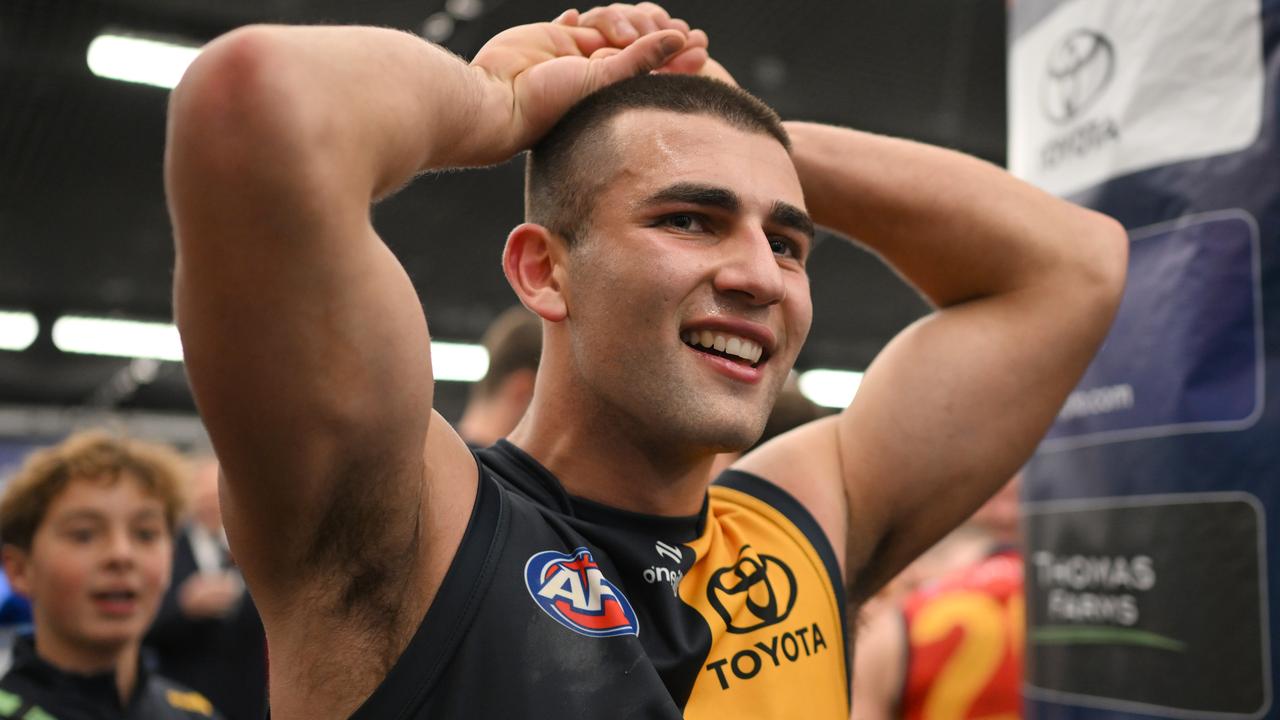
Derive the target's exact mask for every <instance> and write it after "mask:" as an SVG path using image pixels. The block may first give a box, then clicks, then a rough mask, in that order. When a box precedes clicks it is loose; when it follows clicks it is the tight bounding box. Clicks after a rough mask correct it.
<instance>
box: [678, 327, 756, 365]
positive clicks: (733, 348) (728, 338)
mask: <svg viewBox="0 0 1280 720" xmlns="http://www.w3.org/2000/svg"><path fill="white" fill-rule="evenodd" d="M684 341H685V342H686V343H688V344H690V345H693V346H695V347H704V348H707V349H708V350H716V351H718V352H722V353H724V354H726V355H732V356H734V357H740V358H742V359H743V360H746V361H747V362H749V363H756V362H759V361H760V356H761V355H764V348H763V347H761V346H760V343H758V342H756V341H754V340H748V339H746V338H741V337H738V336H736V335H727V334H725V333H716V332H712V331H710V330H689V331H687V332H685V334H684Z"/></svg>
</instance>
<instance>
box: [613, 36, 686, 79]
mask: <svg viewBox="0 0 1280 720" xmlns="http://www.w3.org/2000/svg"><path fill="white" fill-rule="evenodd" d="M683 48H684V35H683V34H681V33H680V32H679V31H678V30H662V31H660V32H656V33H653V34H651V35H645V36H644V37H642V38H640V39H639V40H637V41H636V42H634V43H632V44H631V45H630V46H628V47H627V48H625V49H624V50H622V51H621V52H619V53H618V54H617V55H614V56H612V57H609V58H605V59H604V60H603V61H602V62H601V63H600V67H601V73H600V80H601V81H602V82H601V85H607V84H609V83H614V82H617V81H619V80H623V79H626V78H629V77H632V76H634V75H640V74H642V73H647V72H649V71H651V70H656V69H658V68H660V67H662V66H663V65H665V64H667V62H668V61H670V60H671V59H672V58H673V57H675V55H676V54H677V53H679V52H680V50H681V49H683Z"/></svg>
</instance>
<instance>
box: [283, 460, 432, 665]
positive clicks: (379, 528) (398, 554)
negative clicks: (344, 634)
mask: <svg viewBox="0 0 1280 720" xmlns="http://www.w3.org/2000/svg"><path fill="white" fill-rule="evenodd" d="M422 474H423V468H422V465H421V461H420V460H419V461H418V462H417V463H416V464H414V463H406V462H380V461H367V460H366V461H362V462H353V463H352V464H351V465H350V466H349V467H346V468H343V469H342V474H341V475H340V476H339V477H341V478H343V480H342V481H340V482H338V483H337V484H336V491H335V492H334V494H333V496H332V498H331V500H330V502H329V504H328V507H326V508H325V510H324V512H323V513H322V515H321V518H320V522H319V523H318V524H317V526H316V530H315V534H314V535H313V537H312V541H311V543H310V545H309V549H308V551H307V553H306V557H305V559H304V563H305V564H306V565H305V567H306V568H307V571H308V572H307V574H309V575H310V576H311V577H312V581H311V582H310V583H309V585H310V587H309V592H308V593H307V594H309V595H311V596H312V598H313V603H312V604H310V605H309V606H310V607H312V608H314V609H315V610H316V611H319V612H321V613H323V614H325V615H326V616H327V617H328V618H331V619H334V620H340V621H342V622H344V623H350V624H351V625H353V626H355V627H356V628H359V629H364V630H367V631H368V633H369V637H372V638H385V639H386V640H387V642H388V646H389V647H388V648H387V656H388V657H393V656H394V654H398V652H399V648H398V647H394V648H392V647H390V646H393V645H394V646H398V645H399V643H398V642H397V640H396V639H397V638H398V637H400V636H401V635H402V634H403V631H404V627H402V626H403V625H404V623H405V622H406V618H405V617H404V614H405V612H406V610H407V609H409V608H414V607H415V603H413V602H412V600H413V594H412V593H410V592H408V590H409V588H410V586H411V583H412V581H413V579H414V577H416V575H417V574H418V573H419V571H420V567H419V566H420V564H421V563H420V562H419V557H418V555H419V553H421V551H422V550H421V539H422V532H423V528H422V507H421V503H422V493H423V480H422ZM414 620H416V618H414Z"/></svg>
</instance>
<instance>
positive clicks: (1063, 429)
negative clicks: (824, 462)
mask: <svg viewBox="0 0 1280 720" xmlns="http://www.w3.org/2000/svg"><path fill="white" fill-rule="evenodd" d="M1009 7H1010V14H1009V20H1010V22H1009V28H1010V35H1009V37H1010V46H1009V112H1010V114H1009V138H1010V147H1009V160H1010V167H1011V169H1012V170H1013V171H1014V172H1015V173H1017V174H1018V175H1020V176H1021V177H1023V178H1025V179H1027V180H1028V181H1029V182H1032V183H1034V184H1036V185H1039V186H1040V187H1042V188H1044V189H1046V190H1048V191H1049V192H1053V193H1056V194H1058V195H1061V196H1063V197H1067V198H1069V199H1071V200H1073V201H1075V202H1078V203H1080V204H1082V205H1086V206H1088V207H1092V208H1095V209H1097V210H1099V211H1101V212H1104V213H1106V214H1108V215H1111V216H1112V217H1114V218H1116V219H1117V220H1119V221H1120V222H1121V223H1122V224H1123V225H1124V226H1125V227H1126V228H1127V229H1128V230H1129V234H1130V241H1131V243H1130V264H1129V282H1128V286H1127V287H1126V290H1125V296H1124V300H1123V303H1122V305H1121V308H1120V311H1119V313H1118V316H1117V319H1116V322H1115V325H1114V327H1113V328H1112V331H1111V333H1110V334H1109V336H1108V338H1107V341H1106V343H1105V344H1104V346H1103V348H1102V350H1101V351H1100V352H1099V354H1098V356H1097V357H1096V358H1095V360H1094V362H1093V363H1092V364H1091V365H1090V367H1089V369H1088V371H1087V373H1086V375H1085V377H1084V378H1083V379H1082V381H1081V383H1080V384H1079V385H1078V386H1077V388H1076V390H1075V391H1074V392H1073V393H1072V394H1071V395H1070V397H1069V398H1068V399H1067V401H1066V403H1064V405H1063V407H1062V409H1061V411H1060V413H1059V416H1058V419H1057V421H1056V422H1055V424H1054V426H1053V427H1052V428H1051V429H1050V431H1049V433H1048V434H1047V436H1046V438H1045V440H1044V441H1043V442H1042V443H1041V446H1040V448H1039V450H1038V451H1037V453H1036V455H1035V457H1034V458H1033V459H1032V461H1031V463H1030V464H1029V466H1028V468H1027V471H1026V474H1025V479H1024V483H1023V493H1024V497H1023V500H1024V508H1025V511H1026V523H1025V530H1026V548H1025V557H1026V576H1027V584H1026V599H1027V636H1026V637H1027V647H1026V658H1027V663H1028V665H1027V668H1026V676H1025V677H1026V685H1025V688H1024V695H1025V697H1026V706H1025V710H1026V715H1027V717H1031V718H1037V719H1039V720H1103V719H1104V718H1105V719H1106V720H1129V719H1130V718H1177V719H1179V720H1205V719H1208V720H1256V719H1258V718H1277V719H1280V708H1277V703H1276V700H1275V689H1276V687H1277V682H1278V681H1280V674H1278V671H1277V664H1276V660H1277V657H1278V656H1277V652H1280V637H1278V636H1280V633H1277V631H1276V630H1275V629H1274V628H1275V624H1276V618H1277V610H1280V562H1278V561H1277V558H1278V557H1280V383H1278V382H1277V378H1280V113H1277V110H1280V95H1278V94H1277V91H1278V90H1280V0H1015V2H1012V3H1010V5H1009Z"/></svg>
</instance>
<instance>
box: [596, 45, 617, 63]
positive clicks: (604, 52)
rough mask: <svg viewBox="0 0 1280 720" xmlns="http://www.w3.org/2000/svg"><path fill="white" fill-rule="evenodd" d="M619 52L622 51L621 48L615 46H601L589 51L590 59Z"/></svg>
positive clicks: (605, 56) (602, 57) (597, 58)
mask: <svg viewBox="0 0 1280 720" xmlns="http://www.w3.org/2000/svg"><path fill="white" fill-rule="evenodd" d="M620 52H622V48H616V47H602V48H600V49H599V50H597V51H595V52H593V53H591V59H592V60H603V59H605V58H608V57H613V56H614V55H617V54H618V53H620Z"/></svg>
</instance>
